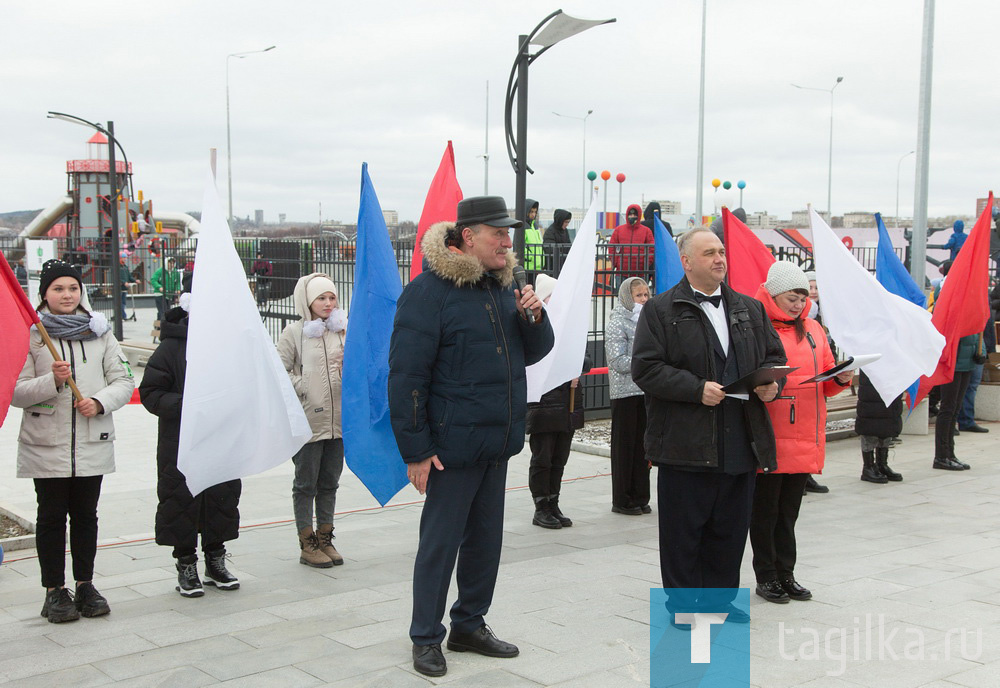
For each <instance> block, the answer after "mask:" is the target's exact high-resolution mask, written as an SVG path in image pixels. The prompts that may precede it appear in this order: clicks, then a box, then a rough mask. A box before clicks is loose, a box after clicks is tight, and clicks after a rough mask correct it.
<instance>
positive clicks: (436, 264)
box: [420, 222, 517, 289]
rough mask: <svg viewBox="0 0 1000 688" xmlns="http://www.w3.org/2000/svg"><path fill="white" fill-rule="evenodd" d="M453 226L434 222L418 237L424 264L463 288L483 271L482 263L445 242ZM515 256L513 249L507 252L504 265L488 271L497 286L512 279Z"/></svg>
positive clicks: (508, 283) (453, 224)
mask: <svg viewBox="0 0 1000 688" xmlns="http://www.w3.org/2000/svg"><path fill="white" fill-rule="evenodd" d="M454 227H455V223H454V222H438V223H436V224H433V225H431V226H430V227H428V228H427V231H426V232H424V238H423V239H421V240H420V249H421V250H422V251H423V252H424V259H425V260H426V261H427V267H428V268H429V269H430V271H431V272H433V273H434V274H435V275H437V276H438V277H441V278H442V279H446V280H448V281H450V282H454V283H455V286H458V287H466V286H471V285H473V284H476V283H477V282H479V280H481V279H482V278H483V277H484V276H485V275H486V273H487V270H485V269H484V268H483V264H482V263H480V262H479V260H478V259H476V257H475V256H470V255H467V254H465V253H462V252H461V251H459V250H458V249H457V248H453V247H450V246H448V245H447V244H445V235H446V234H447V232H448V231H449V230H450V229H452V228H454ZM515 265H517V258H516V257H515V256H514V252H513V251H507V265H505V266H504V267H503V268H501V269H500V270H491V271H489V272H492V273H493V276H494V277H496V279H497V281H498V282H500V286H502V287H504V288H505V289H506V288H507V287H509V286H510V285H511V284H512V283H513V282H514V266H515Z"/></svg>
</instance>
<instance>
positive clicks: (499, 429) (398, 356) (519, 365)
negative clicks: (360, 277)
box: [389, 222, 553, 468]
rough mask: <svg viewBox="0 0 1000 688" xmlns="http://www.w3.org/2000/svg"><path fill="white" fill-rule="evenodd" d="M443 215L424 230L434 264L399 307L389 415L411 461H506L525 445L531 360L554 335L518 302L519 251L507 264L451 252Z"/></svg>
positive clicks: (449, 463)
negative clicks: (488, 265) (495, 266)
mask: <svg viewBox="0 0 1000 688" xmlns="http://www.w3.org/2000/svg"><path fill="white" fill-rule="evenodd" d="M452 226H453V224H452V223H443V222H442V223H438V224H436V225H433V226H431V227H430V228H429V229H428V230H427V232H426V233H425V234H424V238H423V240H422V241H421V248H422V249H423V252H424V259H425V261H426V269H425V270H424V271H423V272H422V273H421V274H420V275H419V276H418V277H417V278H416V279H414V280H413V281H412V282H410V283H409V284H408V285H406V288H405V289H403V293H402V295H401V296H400V297H399V302H398V303H397V306H396V317H395V321H394V323H393V331H392V339H391V342H390V348H389V415H390V418H391V420H392V429H393V432H394V433H395V435H396V444H397V445H398V446H399V453H400V454H401V455H402V457H403V461H405V462H407V463H413V462H416V461H422V460H424V459H426V458H428V457H431V456H434V455H435V454H436V455H437V457H438V459H440V461H441V463H442V464H444V466H445V467H446V468H461V467H467V466H472V465H474V464H477V463H499V462H500V461H506V460H507V459H509V458H510V457H511V456H513V455H514V454H517V453H518V452H519V451H521V449H522V448H523V446H524V415H525V410H526V408H527V385H526V381H525V372H524V368H525V366H526V365H531V364H533V363H537V362H538V361H539V360H541V359H542V358H543V357H544V356H545V354H547V353H548V352H549V350H550V349H551V348H552V344H553V334H552V327H551V325H550V324H549V321H548V318H546V317H544V316H543V319H542V322H540V323H537V324H535V325H532V324H530V323H529V322H528V321H527V320H525V319H524V318H522V317H520V316H519V315H518V313H517V308H516V307H515V305H514V290H513V288H512V286H511V285H512V282H513V275H512V269H513V267H514V264H515V259H514V254H513V253H510V252H508V253H507V266H506V267H505V268H504V269H502V270H497V271H492V272H489V271H484V270H483V267H482V265H481V264H480V263H479V261H478V260H477V259H476V258H474V257H472V256H468V255H464V254H462V253H456V252H454V251H451V250H450V249H449V248H448V247H447V246H446V245H445V233H446V232H447V230H448V229H449V228H450V227H452Z"/></svg>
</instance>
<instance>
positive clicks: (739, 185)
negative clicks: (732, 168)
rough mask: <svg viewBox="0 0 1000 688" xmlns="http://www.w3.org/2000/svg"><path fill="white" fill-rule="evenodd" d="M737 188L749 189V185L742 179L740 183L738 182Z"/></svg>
mask: <svg viewBox="0 0 1000 688" xmlns="http://www.w3.org/2000/svg"><path fill="white" fill-rule="evenodd" d="M736 186H737V187H739V188H740V189H745V188H747V183H746V182H745V181H743V180H742V179H741V180H739V181H738V182H736Z"/></svg>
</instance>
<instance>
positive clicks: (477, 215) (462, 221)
mask: <svg viewBox="0 0 1000 688" xmlns="http://www.w3.org/2000/svg"><path fill="white" fill-rule="evenodd" d="M455 224H456V225H457V226H459V227H472V226H474V225H489V226H490V227H515V228H520V227H522V226H523V225H524V223H523V222H521V221H520V220H515V219H514V218H512V217H511V216H510V215H508V214H507V202H506V201H505V200H503V196H473V197H472V198H466V199H464V200H462V201H459V203H458V219H456V220H455Z"/></svg>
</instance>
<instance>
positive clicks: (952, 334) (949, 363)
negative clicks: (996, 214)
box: [913, 191, 993, 406]
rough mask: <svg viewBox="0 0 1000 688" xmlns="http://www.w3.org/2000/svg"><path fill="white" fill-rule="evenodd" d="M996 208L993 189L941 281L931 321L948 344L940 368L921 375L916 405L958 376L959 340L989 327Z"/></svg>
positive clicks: (945, 346) (943, 352) (940, 361)
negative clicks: (991, 247) (991, 260)
mask: <svg viewBox="0 0 1000 688" xmlns="http://www.w3.org/2000/svg"><path fill="white" fill-rule="evenodd" d="M992 211H993V192H992V191H991V192H990V196H989V203H987V204H986V207H985V208H984V209H983V213H982V215H980V216H979V219H978V220H977V221H976V226H975V227H973V228H972V231H971V232H970V233H969V238H968V239H966V240H965V243H964V244H963V245H962V250H961V251H959V252H958V255H957V256H955V262H954V263H952V264H951V269H950V270H948V276H947V277H946V278H945V280H944V284H943V285H941V293H940V294H939V295H938V298H937V300H936V301H935V302H934V315H933V316H932V317H931V322H932V323H934V327H936V328H937V329H938V332H940V333H941V334H943V335H944V338H945V344H944V349H943V350H942V351H941V358H940V360H938V365H937V368H936V369H935V370H934V374H933V375H931V376H930V377H927V376H924V377H921V378H920V388H919V389H918V390H917V398H916V400H915V401H914V402H913V406H916V405H917V404H919V403H920V400H921V399H923V398H924V397H925V396H927V394H928V392H930V391H931V388H933V387H935V386H936V385H943V384H947V383H949V382H951V380H952V378H954V377H955V357H956V355H957V353H958V340H959V339H961V338H962V337H966V336H968V335H970V334H979V333H980V332H982V331H983V330H984V329H985V328H986V321H987V319H989V317H990V304H989V280H990V275H989V258H990V220H991V218H992Z"/></svg>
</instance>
